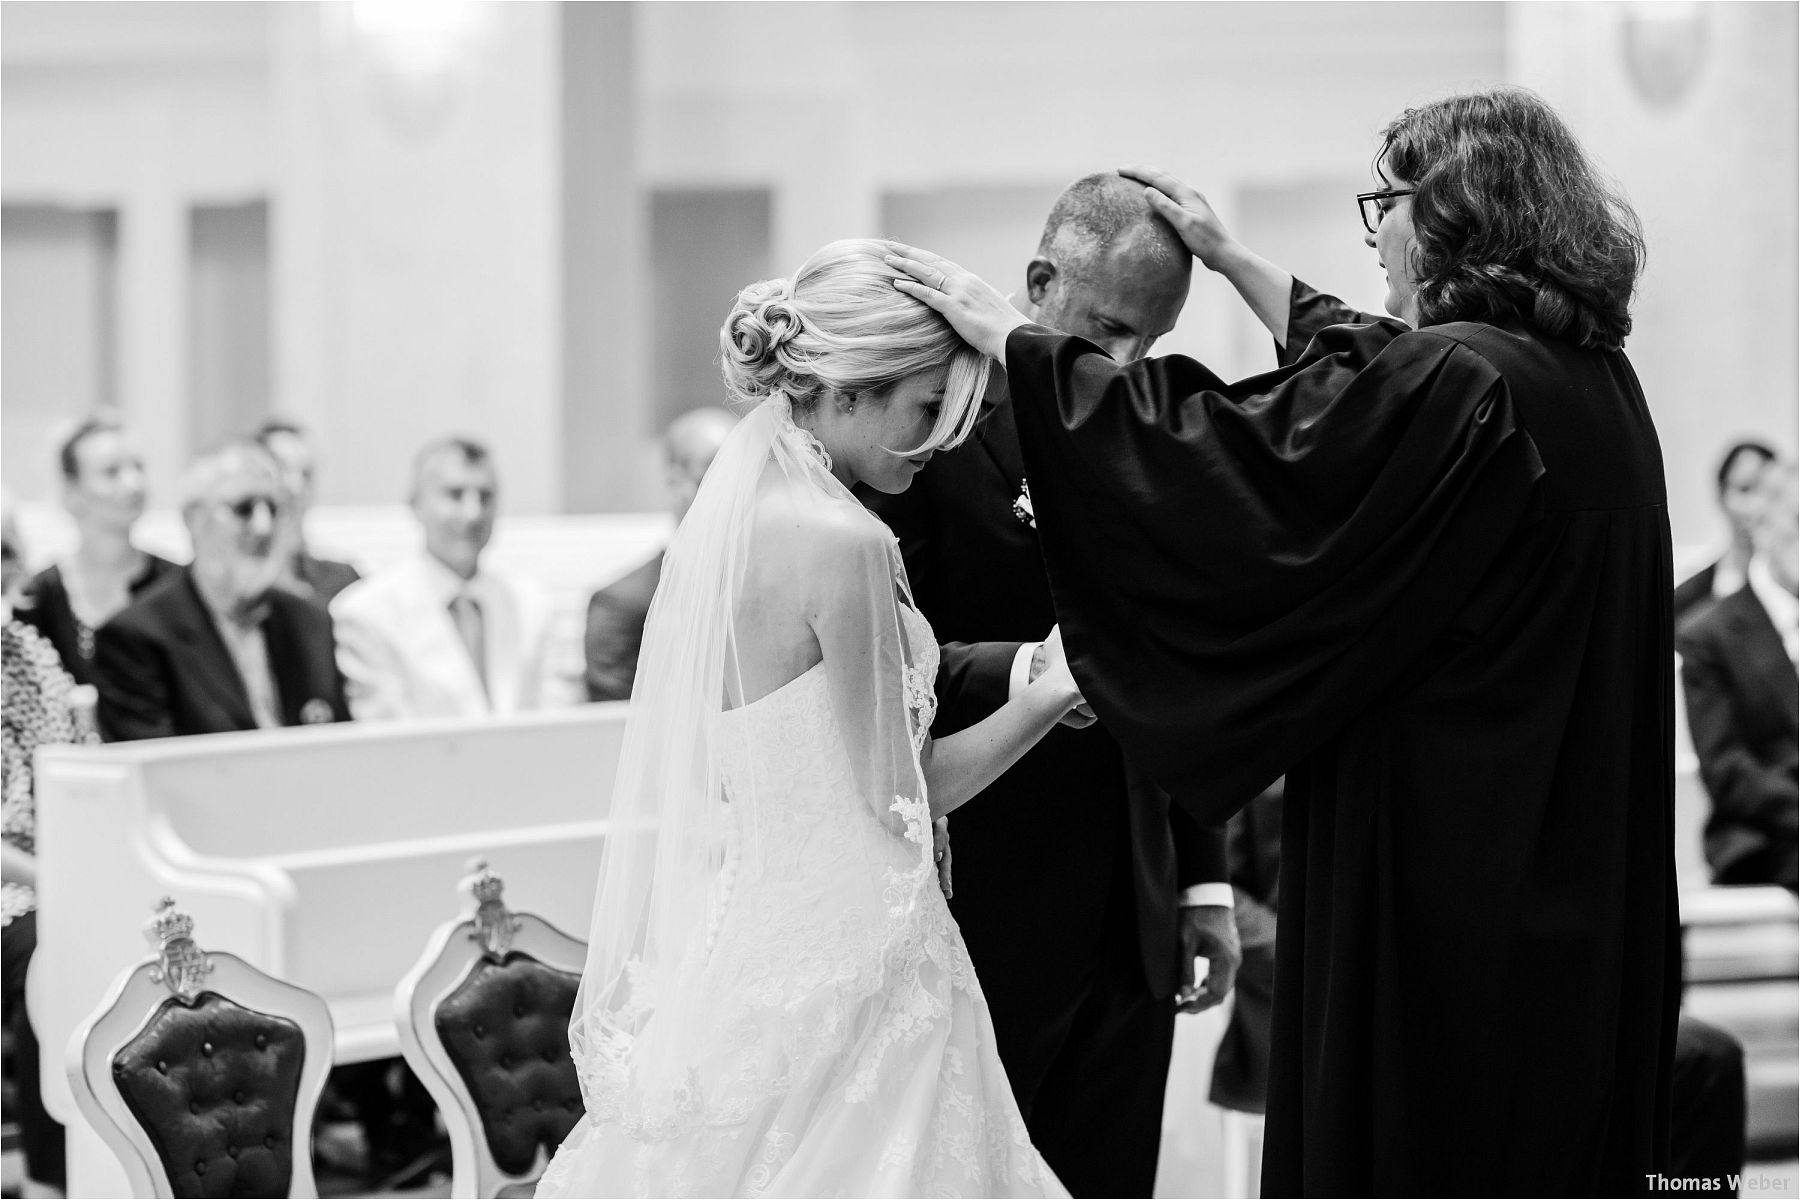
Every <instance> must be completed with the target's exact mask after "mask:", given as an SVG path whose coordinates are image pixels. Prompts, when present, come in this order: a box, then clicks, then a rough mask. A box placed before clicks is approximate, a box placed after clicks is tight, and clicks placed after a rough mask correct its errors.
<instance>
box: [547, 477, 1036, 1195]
mask: <svg viewBox="0 0 1800 1200" xmlns="http://www.w3.org/2000/svg"><path fill="white" fill-rule="evenodd" d="M846 497H847V494H846ZM858 511H859V512H860V509H859V510H858ZM895 561H896V563H897V561H898V556H897V553H896V554H895ZM897 582H898V585H899V587H900V588H901V589H902V595H904V592H903V589H904V586H905V580H904V576H903V575H902V576H901V577H900V578H899V579H898V581H897ZM896 608H897V610H898V612H899V614H900V624H901V626H902V627H903V636H902V638H901V641H902V642H903V644H904V646H905V648H906V649H905V652H904V654H903V655H902V656H898V657H897V658H896V662H897V663H901V664H902V669H903V675H902V681H903V683H904V691H905V709H906V710H907V712H906V716H905V717H903V718H902V720H903V721H904V722H905V723H906V724H909V725H910V726H911V731H910V732H908V731H903V737H904V738H908V739H910V740H911V743H912V745H911V747H910V749H911V750H912V752H913V754H914V755H915V756H916V752H917V748H918V746H919V744H920V743H921V742H922V741H923V739H924V736H925V731H926V730H928V729H929V726H930V722H931V717H932V712H933V709H934V708H935V699H934V697H933V694H932V683H933V680H934V678H935V676H936V671H937V643H936V640H935V638H934V637H933V635H932V632H931V627H930V625H929V624H928V623H927V622H926V621H925V619H924V618H923V617H922V616H920V615H919V614H918V613H917V612H915V611H914V610H913V609H912V608H911V607H910V605H909V604H907V603H904V602H900V603H898V604H897V605H896ZM826 666H827V664H826V663H824V662H820V663H818V664H816V665H815V666H813V667H812V668H811V669H810V670H808V671H806V672H804V673H803V674H801V675H800V676H798V677H797V678H794V679H792V680H790V681H788V682H787V683H786V684H784V685H782V686H781V687H779V688H777V689H776V690H775V691H773V692H771V693H769V694H768V695H765V696H763V697H762V698H761V699H758V700H755V701H753V702H751V703H749V704H745V705H743V706H741V707H738V708H735V709H729V710H726V711H718V712H714V713H713V714H712V715H711V718H710V719H711V721H712V722H714V726H713V729H714V736H715V738H716V741H715V742H714V744H715V745H716V747H717V754H718V757H719V764H718V766H719V773H720V774H722V776H723V789H724V793H725V795H726V796H728V797H729V796H747V795H754V796H760V797H776V798H778V800H776V801H775V802H761V803H757V804H754V805H744V804H726V805H724V806H723V807H725V808H726V809H729V810H731V811H730V815H729V816H728V817H726V818H725V827H724V831H723V834H722V837H721V839H720V841H721V844H722V850H721V852H720V865H719V867H718V869H717V871H716V873H715V874H714V875H713V877H712V879H711V882H710V884H709V885H708V893H709V894H708V896H707V898H706V906H705V918H704V930H705V932H704V936H703V937H697V938H695V939H694V943H695V944H692V945H689V946H688V948H687V951H686V953H685V954H684V956H683V958H682V961H681V962H680V964H679V967H678V968H677V969H676V970H675V972H674V973H673V980H672V982H671V983H667V984H664V985H660V989H659V991H669V992H672V993H673V994H675V995H679V996H680V998H681V1003H680V1004H679V1005H672V1004H666V1003H665V1004H663V1005H659V1006H657V1007H656V1010H655V1012H654V1014H653V1015H651V1016H649V1017H648V1018H647V1020H646V1021H645V1022H644V1024H643V1025H642V1026H641V1028H640V1029H639V1030H638V1031H637V1032H636V1033H635V1034H634V1035H632V1036H629V1037H628V1036H625V1035H618V1036H615V1037H612V1038H608V1039H605V1040H603V1041H602V1042H601V1044H600V1045H597V1046H594V1047H590V1048H589V1049H588V1051H587V1052H586V1053H583V1052H582V1048H581V1047H580V1046H578V1047H577V1053H576V1060H577V1066H578V1068H579V1070H580V1072H581V1075H582V1086H583V1091H584V1094H585V1095H586V1096H587V1098H588V1103H589V1112H588V1115H587V1118H586V1119H585V1120H583V1121H582V1122H580V1123H579V1124H577V1125H576V1127H575V1129H574V1130H573V1131H572V1132H571V1133H570V1134H569V1137H568V1139H567V1140H566V1141H565V1142H564V1143H563V1145H562V1148H561V1149H560V1150H559V1151H558V1152H557V1154H556V1156H555V1158H554V1159H553V1161H552V1162H551V1164H550V1166H549V1168H548V1169H547V1170H546V1172H545V1174H544V1176H543V1178H542V1180H541V1181H540V1183H539V1185H538V1191H537V1194H538V1195H539V1196H571V1197H574V1196H616V1195H629V1196H741V1195H750V1196H756V1195H765V1194H766V1195H771V1196H849V1197H856V1196H1046V1195H1056V1196H1066V1195H1068V1193H1067V1192H1066V1191H1065V1190H1064V1189H1063V1188H1062V1187H1061V1185H1060V1184H1059V1183H1058V1182H1057V1180H1056V1178H1055V1176H1054V1175H1053V1174H1052V1173H1051V1171H1050V1169H1049V1168H1048V1167H1047V1166H1046V1165H1045V1163H1044V1160H1043V1158H1042V1156H1041V1155H1040V1154H1039V1153H1038V1152H1037V1151H1036V1150H1035V1149H1033V1147H1032V1145H1031V1141H1030V1138H1029V1136H1028V1134H1027V1132H1026V1128H1025V1124H1024V1121H1023V1120H1022V1119H1021V1117H1020V1114H1019V1109H1018V1106H1017V1104H1016V1102H1015V1101H1014V1099H1013V1094H1012V1089H1011V1087H1010V1085H1009V1084H1008V1082H1007V1078H1006V1072H1005V1070H1004V1068H1003V1067H1002V1066H1001V1063H1000V1058H999V1055H998V1053H997V1052H996V1050H995V1042H994V1030H993V1025H992V1023H991V1021H990V1019H989V1016H988V1009H987V1004H986V1002H985V1001H984V1000H983V998H982V993H981V986H980V984H979V983H978V982H977V981H976V978H975V972H974V969H973V967H972V965H971V963H970V960H969V954H968V950H967V949H966V948H965V946H964V944H963V940H962V935H961V933H960V932H959V931H958V929H957V927H956V923H955V921H954V920H953V919H952V918H951V916H950V910H949V907H948V906H947V905H946V904H945V902H944V897H943V895H942V893H941V892H940V891H939V888H938V881H937V873H936V870H935V867H934V862H933V853H932V837H931V822H930V814H929V811H928V809H927V806H926V804H925V802H924V801H923V800H922V799H920V800H916V801H908V800H907V799H905V798H903V797H896V798H895V801H894V803H893V805H892V815H891V816H890V817H889V818H888V819H887V820H886V821H884V820H883V819H882V817H881V815H880V814H879V813H878V812H877V810H876V807H875V806H873V805H871V804H870V803H869V802H868V801H867V800H866V799H865V798H864V796H863V795H862V794H861V792H862V791H864V790H866V789H859V787H858V783H857V778H856V772H855V770H854V769H853V765H852V760H851V756H850V754H849V753H847V751H846V746H847V745H849V744H851V743H852V742H853V741H854V735H853V734H851V733H849V732H848V731H847V730H846V728H845V726H844V723H843V722H842V721H841V720H840V714H839V713H838V712H837V711H835V709H834V705H833V702H832V693H831V689H830V687H829V686H828V681H827V674H828V673H827V671H826ZM906 717H910V720H907V719H906ZM914 761H915V762H916V757H915V758H914ZM671 1021H672V1022H676V1023H677V1024H678V1026H679V1027H678V1028H667V1027H665V1028H662V1029H658V1028H656V1026H657V1025H658V1023H659V1022H663V1023H665V1024H666V1023H667V1022H671ZM652 1038H656V1039H658V1040H659V1041H660V1042H661V1046H662V1048H664V1049H665V1050H666V1047H668V1046H669V1045H670V1044H671V1043H673V1044H676V1045H678V1046H679V1047H680V1048H681V1052H682V1055H683V1057H682V1058H681V1060H680V1061H681V1065H680V1067H679V1071H680V1072H681V1073H683V1074H684V1075H685V1076H686V1078H687V1081H688V1082H687V1084H686V1086H684V1087H682V1088H679V1089H677V1090H676V1093H675V1094H676V1096H677V1099H676V1101H675V1102H674V1103H672V1104H669V1105H665V1106H661V1107H656V1108H651V1107H649V1106H647V1105H643V1104H638V1103H634V1100H633V1097H634V1095H635V1094H637V1092H641V1091H642V1090H643V1089H642V1088H637V1085H636V1083H635V1079H634V1077H633V1076H632V1074H631V1072H632V1069H633V1060H632V1054H633V1052H634V1051H636V1049H637V1048H638V1046H639V1045H640V1044H642V1043H644V1042H646V1041H648V1040H649V1039H652ZM634 1088H636V1092H634Z"/></svg>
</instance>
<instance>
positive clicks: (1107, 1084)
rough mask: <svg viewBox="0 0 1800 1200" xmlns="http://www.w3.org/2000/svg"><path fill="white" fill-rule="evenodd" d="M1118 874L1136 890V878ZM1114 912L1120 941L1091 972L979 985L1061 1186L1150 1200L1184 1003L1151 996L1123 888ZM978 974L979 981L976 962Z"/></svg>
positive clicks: (1024, 1107) (1114, 940)
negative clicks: (1177, 1020) (1180, 1008)
mask: <svg viewBox="0 0 1800 1200" xmlns="http://www.w3.org/2000/svg"><path fill="white" fill-rule="evenodd" d="M1118 876H1119V880H1120V883H1121V884H1123V885H1125V886H1128V882H1127V879H1126V873H1125V872H1124V871H1122V870H1121V871H1119V872H1118ZM1171 902H1172V898H1171ZM1108 903H1109V907H1111V908H1114V911H1109V913H1108V919H1107V922H1106V925H1105V928H1106V929H1108V930H1111V931H1114V933H1115V934H1116V936H1114V937H1111V938H1110V939H1109V944H1108V945H1107V946H1105V947H1104V953H1103V954H1102V955H1101V956H1100V957H1099V958H1098V959H1097V960H1096V961H1094V962H1092V963H1091V964H1089V965H1088V966H1087V967H1086V969H1082V970H1076V971H1067V970H1061V969H1055V970H1047V971H1046V972H1045V973H1044V974H1043V975H1038V976H1034V977H1032V978H1017V979H1010V978H1009V979H1004V980H1002V979H998V978H996V979H990V978H989V977H988V976H987V975H985V974H982V975H981V984H982V991H983V992H984V993H985V994H986V996H987V1000H988V1009H989V1012H991V1013H992V1015H993V1019H994V1031H995V1038H996V1040H997V1041H998V1043H999V1049H1000V1059H1001V1062H1003V1063H1004V1064H1005V1066H1006V1074H1007V1078H1008V1079H1009V1080H1010V1081H1011V1083H1012V1088H1013V1095H1014V1096H1015V1097H1016V1098H1017V1099H1018V1102H1019V1109H1020V1111H1021V1112H1022V1113H1023V1114H1024V1116H1025V1124H1026V1126H1027V1127H1028V1128H1029V1129H1030V1130H1031V1140H1032V1142H1033V1144H1035V1145H1036V1146H1037V1148H1038V1150H1039V1151H1041V1152H1042V1153H1043V1155H1044V1159H1045V1161H1046V1162H1048V1163H1049V1164H1050V1169H1051V1170H1053V1171H1055V1172H1056V1175H1057V1178H1059V1179H1061V1180H1062V1182H1063V1186H1065V1187H1067V1188H1068V1189H1069V1191H1070V1192H1071V1193H1073V1194H1074V1195H1076V1196H1148V1195H1150V1192H1151V1189H1152V1187H1153V1186H1154V1185H1155V1183H1156V1156H1157V1152H1158V1150H1159V1149H1160V1148H1161V1145H1162V1110H1163V1091H1164V1088H1165V1086H1166V1085H1167V1082H1168V1076H1169V1053H1170V1050H1171V1049H1172V1048H1173V1046H1174V1041H1175V1002H1174V1000H1173V999H1172V998H1164V999H1161V1000H1158V999H1156V998H1154V997H1152V996H1151V995H1150V989H1149V985H1148V984H1147V983H1146V982H1145V979H1144V968H1143V965H1142V964H1141V962H1140V961H1139V959H1138V946H1137V935H1136V927H1135V924H1134V918H1133V917H1132V916H1131V911H1132V910H1131V907H1130V906H1131V905H1132V903H1133V901H1132V898H1131V895H1130V893H1129V892H1126V891H1123V890H1122V888H1121V889H1116V890H1115V894H1114V895H1113V897H1112V898H1111V899H1110V900H1109V902H1108ZM1121 904H1122V905H1124V906H1126V907H1125V908H1124V909H1123V910H1118V909H1116V907H1115V906H1118V905H1121ZM1115 918H1116V919H1115ZM975 969H976V972H977V973H978V974H980V973H981V969H982V968H981V958H980V956H979V953H978V952H975Z"/></svg>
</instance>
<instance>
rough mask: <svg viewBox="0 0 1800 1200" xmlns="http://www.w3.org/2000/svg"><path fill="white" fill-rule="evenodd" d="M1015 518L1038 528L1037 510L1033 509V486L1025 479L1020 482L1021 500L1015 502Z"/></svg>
mask: <svg viewBox="0 0 1800 1200" xmlns="http://www.w3.org/2000/svg"><path fill="white" fill-rule="evenodd" d="M1013 516H1015V517H1017V518H1019V520H1021V521H1023V522H1024V523H1025V524H1027V525H1029V526H1031V527H1032V528H1033V529H1036V528H1037V510H1036V509H1034V508H1032V507H1031V484H1030V483H1029V482H1027V481H1026V480H1023V479H1021V480H1019V498H1018V499H1017V500H1014V501H1013Z"/></svg>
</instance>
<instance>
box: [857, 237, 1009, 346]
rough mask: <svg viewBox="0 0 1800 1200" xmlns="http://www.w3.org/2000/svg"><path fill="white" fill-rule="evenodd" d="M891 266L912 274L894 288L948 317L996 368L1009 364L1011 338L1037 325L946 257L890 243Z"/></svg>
mask: <svg viewBox="0 0 1800 1200" xmlns="http://www.w3.org/2000/svg"><path fill="white" fill-rule="evenodd" d="M888 249H889V254H888V256H887V265H888V266H890V267H892V268H894V270H896V271H904V272H906V275H905V276H902V277H901V278H899V279H896V280H894V286H895V287H897V288H899V289H900V290H901V291H903V292H905V293H906V294H907V295H909V296H911V297H912V298H913V299H915V300H919V301H922V302H924V303H925V304H927V305H930V306H931V307H932V308H933V309H935V310H936V311H938V312H940V313H942V314H943V315H944V319H945V320H946V321H949V322H950V325H951V328H953V329H955V330H956V332H957V333H958V334H960V335H961V336H962V340H963V341H965V342H967V343H969V345H971V346H973V347H975V349H977V350H979V351H981V352H982V353H983V354H985V355H987V356H988V357H989V358H991V359H993V360H994V361H995V362H1002V363H1003V362H1005V361H1006V335H1007V334H1009V333H1011V332H1012V331H1013V330H1015V329H1017V328H1018V327H1019V326H1021V325H1029V324H1031V321H1030V320H1029V319H1028V318H1027V317H1026V316H1025V314H1024V313H1022V312H1020V311H1019V310H1018V309H1016V308H1014V307H1013V306H1012V305H1011V304H1009V303H1008V302H1007V299H1006V297H1005V296H1002V295H1001V294H1000V293H999V292H997V291H995V290H994V288H993V286H992V285H991V284H989V283H988V282H987V281H986V280H985V279H983V278H981V276H979V275H977V274H975V273H974V272H973V271H965V270H963V268H961V267H959V266H957V265H956V264H955V263H953V262H951V261H950V260H949V259H947V258H945V257H944V256H942V255H941V254H933V253H932V252H931V251H929V250H921V249H919V248H918V247H916V246H908V245H905V244H903V243H901V242H889V243H888Z"/></svg>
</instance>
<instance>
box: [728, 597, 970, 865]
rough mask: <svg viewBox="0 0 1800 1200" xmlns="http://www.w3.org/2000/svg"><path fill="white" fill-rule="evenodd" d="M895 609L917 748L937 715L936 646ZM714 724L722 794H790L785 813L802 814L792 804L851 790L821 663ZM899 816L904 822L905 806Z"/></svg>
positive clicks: (922, 626) (875, 805)
mask: <svg viewBox="0 0 1800 1200" xmlns="http://www.w3.org/2000/svg"><path fill="white" fill-rule="evenodd" d="M900 614H901V620H902V622H903V623H904V625H905V627H906V638H907V642H908V647H907V649H908V661H907V664H906V666H905V668H904V670H903V672H902V674H903V677H904V681H905V686H906V707H907V711H908V713H909V714H910V715H911V718H912V725H913V728H912V731H911V732H912V742H913V748H914V750H915V752H916V751H917V750H918V749H919V748H920V747H922V746H923V745H924V742H925V739H926V737H928V736H929V735H930V732H931V722H932V719H933V717H935V716H936V713H937V696H936V692H935V690H934V684H935V681H936V679H937V667H938V645H937V638H936V635H935V634H933V632H932V629H931V623H930V622H929V621H927V620H926V619H925V618H924V616H922V615H921V614H920V613H918V612H917V611H915V610H914V609H913V608H912V607H911V606H910V605H906V604H902V605H900ZM720 729H721V733H722V735H723V736H722V750H723V752H722V755H721V763H720V765H721V769H722V771H723V773H724V776H725V791H726V794H727V796H729V795H731V794H733V793H736V794H738V795H782V796H788V797H790V798H791V799H792V800H793V801H795V803H794V804H790V805H784V806H783V807H784V808H788V809H790V810H791V811H788V812H787V813H786V814H785V816H786V817H787V818H793V819H804V817H803V815H802V814H801V813H800V812H799V811H797V810H798V809H799V808H803V807H805V806H806V802H807V801H824V802H825V803H829V804H833V805H836V804H840V803H841V802H842V801H843V800H844V799H846V798H850V797H853V796H854V795H855V793H856V783H855V776H854V774H853V772H852V769H851V765H850V762H849V759H848V758H847V757H846V755H845V753H844V737H843V731H842V729H841V727H840V725H839V723H838V722H837V720H836V719H835V717H834V715H833V713H832V711H831V695H830V692H829V690H828V688H827V687H826V676H825V664H824V662H823V661H821V662H818V663H815V664H813V666H812V667H811V668H810V669H808V670H807V671H804V672H802V673H801V674H800V675H798V676H796V677H795V678H793V679H790V680H789V681H788V682H787V683H784V684H782V685H781V686H780V687H778V688H776V689H775V690H774V691H772V692H770V693H769V694H767V695H766V696H763V697H762V698H761V699H758V700H754V701H751V702H750V703H749V704H746V705H743V706H742V707H740V708H736V709H733V710H731V711H729V712H726V713H724V714H722V715H721V717H720ZM826 797H832V798H833V799H830V800H826ZM863 800H864V801H865V802H866V805H867V807H868V808H869V809H870V810H871V811H874V812H881V811H895V810H893V808H892V805H893V803H894V801H895V800H902V801H905V802H907V805H908V809H909V810H910V808H911V807H912V805H913V804H914V803H915V802H917V803H919V804H921V805H922V804H923V802H924V800H925V797H924V796H923V795H919V796H907V797H881V796H866V797H863ZM815 815H822V814H815ZM900 816H901V817H902V819H903V820H905V819H907V818H908V817H909V812H901V813H900ZM929 823H930V822H929V820H927V821H926V824H927V825H929ZM740 832H746V831H743V830H740ZM927 841H929V839H927Z"/></svg>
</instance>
